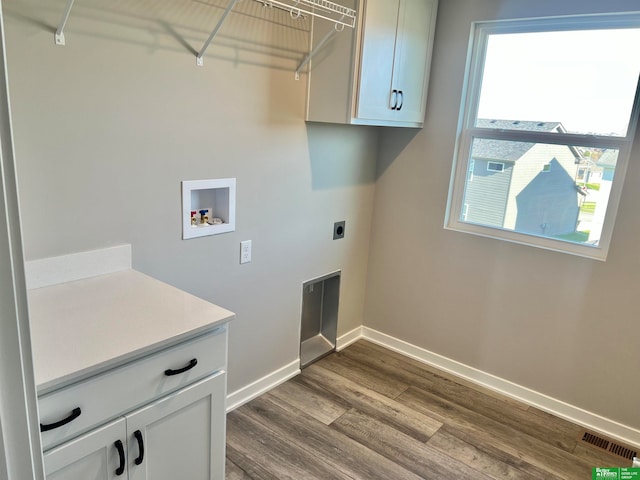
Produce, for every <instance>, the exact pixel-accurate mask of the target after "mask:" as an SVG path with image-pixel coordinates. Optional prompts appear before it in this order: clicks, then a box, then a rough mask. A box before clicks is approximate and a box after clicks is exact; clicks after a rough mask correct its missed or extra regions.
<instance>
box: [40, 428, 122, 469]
mask: <svg viewBox="0 0 640 480" xmlns="http://www.w3.org/2000/svg"><path fill="white" fill-rule="evenodd" d="M126 436H127V435H126V423H125V419H124V418H121V419H119V420H116V421H114V422H111V423H108V424H107V425H104V426H102V427H100V428H96V429H95V430H92V431H91V432H89V433H87V434H85V435H82V436H80V437H78V438H76V439H74V440H71V441H69V442H67V443H65V444H63V445H61V446H59V447H57V448H54V449H52V450H49V451H48V452H46V453H45V454H44V465H45V473H46V478H47V480H117V479H122V480H126V478H127V468H126V460H125V454H126V444H125V440H126ZM116 442H121V443H120V444H119V445H118V446H116ZM120 452H121V453H122V457H121V455H120Z"/></svg>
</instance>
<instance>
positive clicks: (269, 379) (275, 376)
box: [227, 359, 300, 413]
mask: <svg viewBox="0 0 640 480" xmlns="http://www.w3.org/2000/svg"><path fill="white" fill-rule="evenodd" d="M299 373H300V359H296V360H294V361H293V362H291V363H289V364H288V365H285V366H284V367H282V368H279V369H278V370H276V371H274V372H271V373H269V374H268V375H265V376H264V377H262V378H259V379H258V380H256V381H255V382H253V383H250V384H249V385H247V386H246V387H242V388H241V389H239V390H236V391H235V392H233V393H230V394H229V395H227V413H229V412H231V411H233V410H235V409H236V408H238V407H240V406H242V405H244V404H245V403H247V402H249V401H250V400H253V399H254V398H256V397H259V396H260V395H262V394H263V393H266V392H268V391H269V390H271V389H272V388H275V387H277V386H278V385H280V384H281V383H284V382H286V381H287V380H289V379H290V378H293V377H295V376H296V375H298V374H299Z"/></svg>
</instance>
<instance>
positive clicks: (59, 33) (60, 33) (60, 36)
mask: <svg viewBox="0 0 640 480" xmlns="http://www.w3.org/2000/svg"><path fill="white" fill-rule="evenodd" d="M74 1H75V0H69V1H68V2H67V7H66V8H65V9H64V15H63V16H62V20H61V21H60V25H59V26H58V29H57V30H56V33H55V36H54V40H55V42H56V45H64V44H65V43H64V27H65V25H66V24H67V20H69V14H70V13H71V8H72V7H73V2H74Z"/></svg>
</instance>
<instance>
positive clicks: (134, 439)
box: [126, 372, 226, 480]
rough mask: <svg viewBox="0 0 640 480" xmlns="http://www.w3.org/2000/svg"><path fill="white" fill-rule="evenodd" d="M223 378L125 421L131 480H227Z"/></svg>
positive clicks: (196, 386)
mask: <svg viewBox="0 0 640 480" xmlns="http://www.w3.org/2000/svg"><path fill="white" fill-rule="evenodd" d="M225 399H226V384H225V375H224V372H220V373H217V374H215V375H212V376H210V377H207V378H205V379H204V380H201V381H199V382H197V383H194V384H193V385H191V386H189V387H186V388H184V389H182V390H179V391H177V392H176V393H173V394H171V395H167V396H166V397H163V398H161V399H160V400H157V401H155V402H153V403H151V404H149V405H148V406H146V407H143V408H141V409H139V410H136V411H134V412H133V413H131V414H130V415H127V416H126V420H127V434H128V438H127V441H128V446H129V449H128V452H129V453H128V456H127V459H128V467H129V478H130V480H176V479H185V480H187V479H188V480H224V460H225Z"/></svg>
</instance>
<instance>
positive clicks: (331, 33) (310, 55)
mask: <svg viewBox="0 0 640 480" xmlns="http://www.w3.org/2000/svg"><path fill="white" fill-rule="evenodd" d="M337 26H338V24H336V25H335V27H337ZM342 30H344V26H343V27H342V28H341V29H339V28H333V29H332V30H329V32H328V33H327V34H326V35H325V36H324V37H322V40H320V41H319V42H318V44H317V45H316V46H315V48H314V49H313V50H311V51H310V52H309V53H308V55H307V56H306V57H305V59H304V60H303V61H302V62H301V63H300V65H298V68H297V69H296V80H300V72H301V71H302V69H303V68H304V66H305V65H306V64H307V63H309V61H310V60H311V59H312V58H313V56H314V55H315V54H316V53H317V52H318V51H319V50H320V49H321V48H322V47H324V45H325V43H327V42H328V41H329V40H331V37H333V36H334V35H335V34H336V33H338V32H341V31H342Z"/></svg>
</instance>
